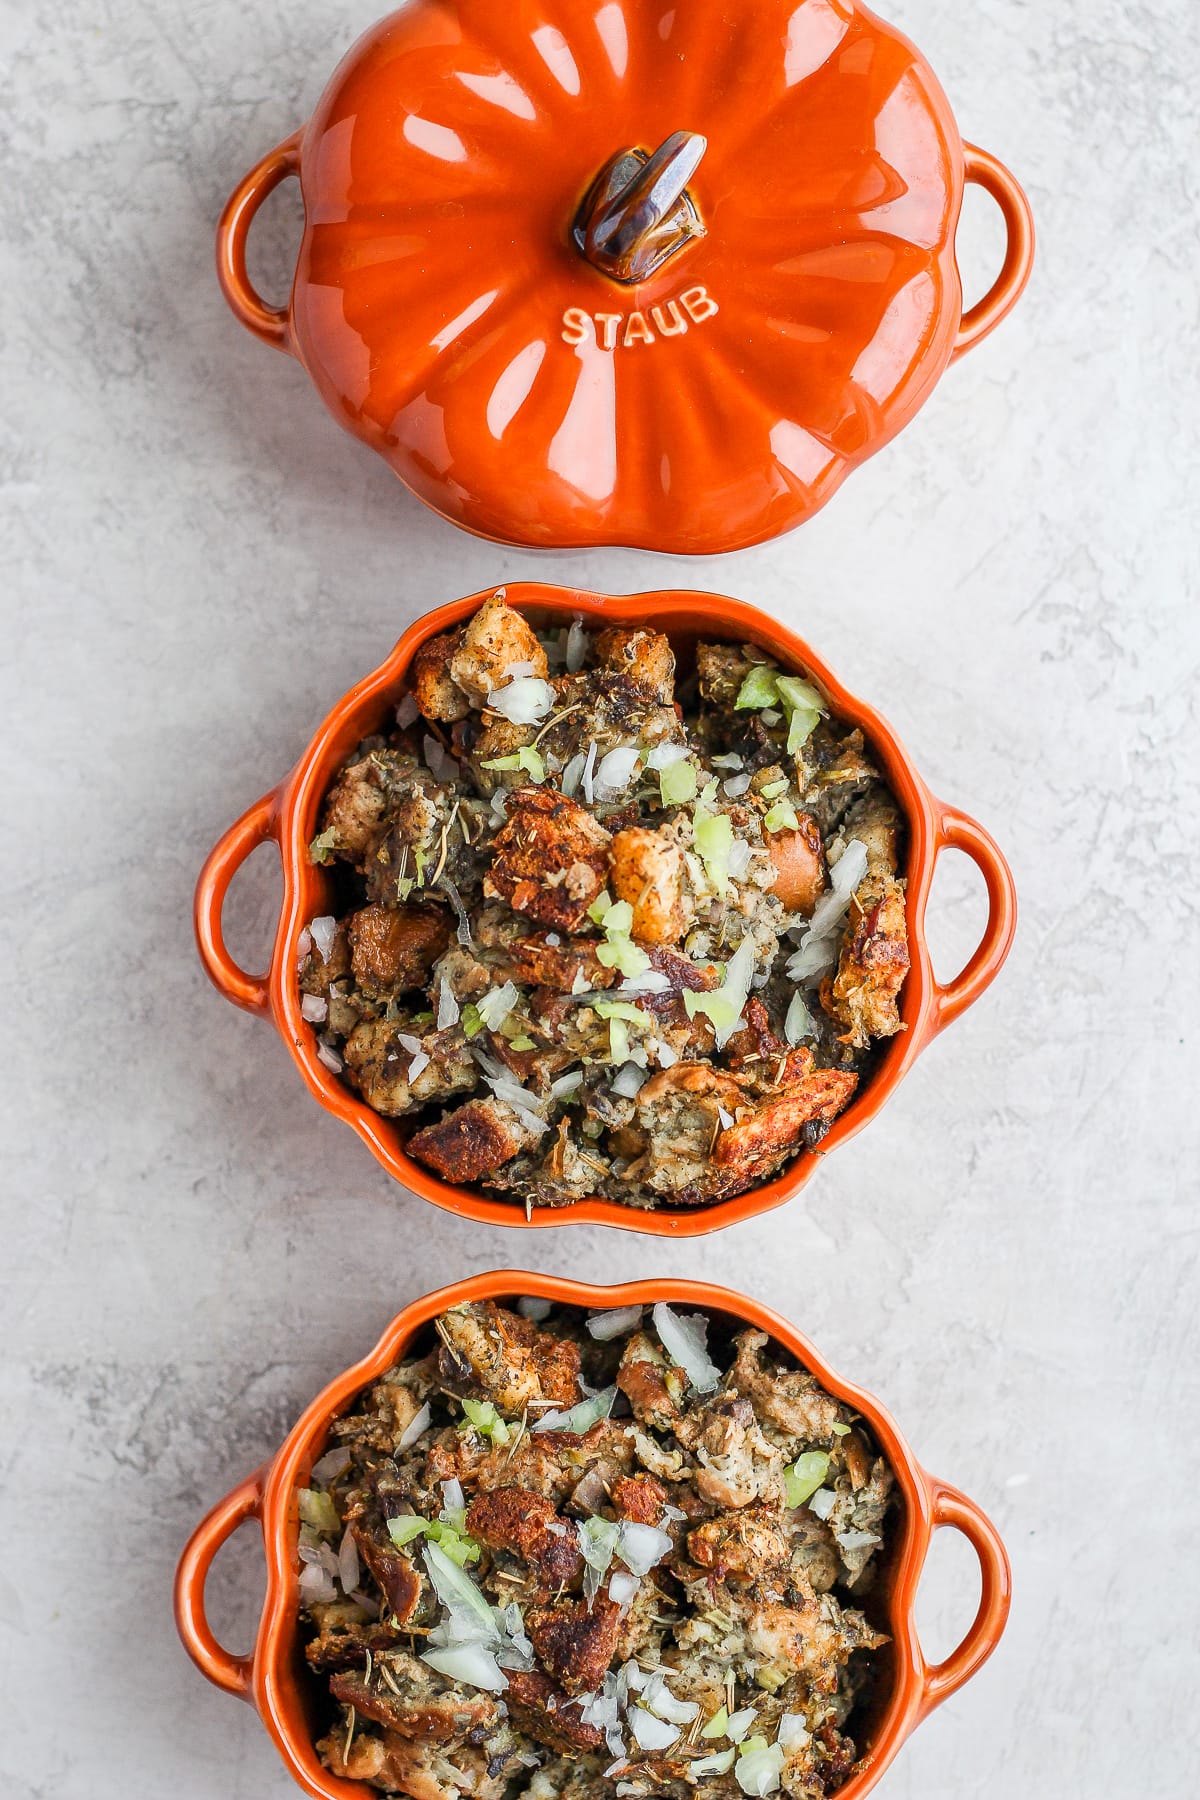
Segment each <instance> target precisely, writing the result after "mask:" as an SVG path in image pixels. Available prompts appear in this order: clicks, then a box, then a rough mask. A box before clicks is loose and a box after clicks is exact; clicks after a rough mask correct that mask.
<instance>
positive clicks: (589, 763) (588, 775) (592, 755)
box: [582, 738, 596, 806]
mask: <svg viewBox="0 0 1200 1800" xmlns="http://www.w3.org/2000/svg"><path fill="white" fill-rule="evenodd" d="M595 767H596V740H595V738H593V739H592V741H591V743H590V744H589V745H588V753H587V759H586V761H585V762H584V765H583V775H582V780H583V797H584V799H585V800H586V801H587V803H588V805H589V806H590V805H591V804H592V802H593V800H594V799H595V798H596V793H595V789H594V787H593V785H592V776H593V772H594V770H595Z"/></svg>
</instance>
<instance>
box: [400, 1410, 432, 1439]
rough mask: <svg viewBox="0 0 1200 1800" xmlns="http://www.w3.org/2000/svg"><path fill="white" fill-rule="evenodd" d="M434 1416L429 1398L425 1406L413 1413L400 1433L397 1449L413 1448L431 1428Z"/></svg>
mask: <svg viewBox="0 0 1200 1800" xmlns="http://www.w3.org/2000/svg"><path fill="white" fill-rule="evenodd" d="M432 1417H433V1414H432V1412H431V1411H430V1407H429V1402H428V1400H427V1401H426V1402H425V1404H424V1406H422V1407H421V1408H420V1410H419V1411H418V1412H415V1413H414V1414H413V1416H412V1418H411V1419H410V1420H409V1421H408V1424H407V1425H406V1426H405V1427H404V1430H403V1431H402V1432H401V1434H400V1442H399V1443H398V1444H397V1445H396V1448H397V1450H408V1449H411V1447H412V1446H413V1444H415V1443H416V1441H417V1439H418V1438H419V1437H421V1436H423V1434H424V1433H425V1432H426V1431H428V1430H429V1421H430V1420H431V1419H432Z"/></svg>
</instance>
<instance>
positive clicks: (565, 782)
mask: <svg viewBox="0 0 1200 1800" xmlns="http://www.w3.org/2000/svg"><path fill="white" fill-rule="evenodd" d="M586 760H587V758H586V757H585V756H584V754H583V751H582V750H580V751H579V752H578V753H577V754H576V755H575V756H573V757H572V758H571V760H570V762H569V763H568V764H567V766H566V768H565V769H564V770H563V772H562V791H563V793H564V794H566V796H567V797H568V799H569V798H570V797H571V796H572V795H573V794H574V793H575V791H576V789H577V788H578V786H579V780H580V777H581V776H582V774H583V765H584V763H585V762H586Z"/></svg>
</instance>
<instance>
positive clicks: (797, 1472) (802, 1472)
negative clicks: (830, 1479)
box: [783, 1450, 829, 1506]
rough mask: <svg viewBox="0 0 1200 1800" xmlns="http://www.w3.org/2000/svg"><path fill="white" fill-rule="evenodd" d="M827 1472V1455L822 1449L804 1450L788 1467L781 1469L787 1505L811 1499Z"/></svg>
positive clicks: (800, 1504) (799, 1504)
mask: <svg viewBox="0 0 1200 1800" xmlns="http://www.w3.org/2000/svg"><path fill="white" fill-rule="evenodd" d="M828 1473H829V1457H828V1455H827V1453H826V1452H825V1451H824V1450H806V1451H805V1452H804V1455H803V1456H798V1457H797V1458H796V1460H795V1462H794V1463H793V1464H792V1466H791V1467H790V1468H789V1469H785V1470H784V1471H783V1489H784V1497H785V1499H786V1501H787V1504H788V1505H789V1506H803V1505H804V1502H805V1501H806V1500H811V1499H812V1497H813V1495H814V1494H815V1493H816V1491H817V1489H818V1488H819V1487H820V1485H821V1483H822V1482H823V1481H824V1479H825V1477H826V1475H828Z"/></svg>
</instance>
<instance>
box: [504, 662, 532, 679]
mask: <svg viewBox="0 0 1200 1800" xmlns="http://www.w3.org/2000/svg"><path fill="white" fill-rule="evenodd" d="M532 674H533V664H532V663H531V662H530V661H529V660H528V658H523V659H522V660H521V661H520V662H510V663H505V665H504V668H503V670H502V671H501V675H500V679H501V681H516V680H517V678H518V677H519V676H521V675H532Z"/></svg>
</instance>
